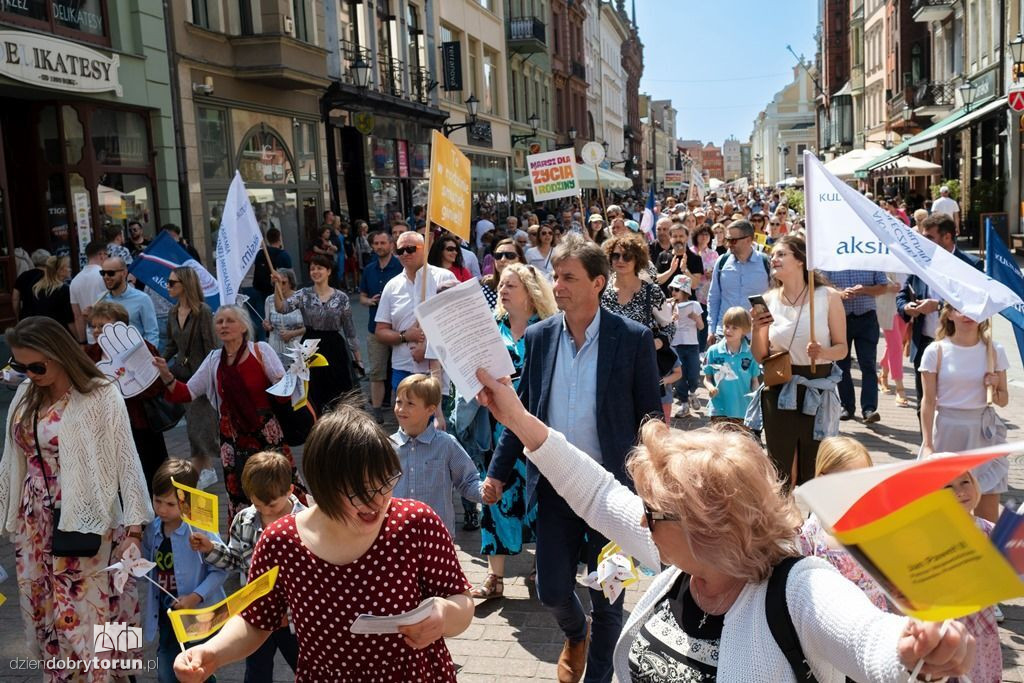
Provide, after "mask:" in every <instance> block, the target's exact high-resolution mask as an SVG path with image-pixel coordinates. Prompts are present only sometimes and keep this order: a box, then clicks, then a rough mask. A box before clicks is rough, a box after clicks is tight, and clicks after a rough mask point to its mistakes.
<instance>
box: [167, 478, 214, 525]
mask: <svg viewBox="0 0 1024 683" xmlns="http://www.w3.org/2000/svg"><path fill="white" fill-rule="evenodd" d="M171 483H173V484H174V488H175V493H177V495H178V506H179V507H181V518H182V519H183V520H185V522H186V523H187V524H190V525H191V526H194V527H197V528H199V529H203V530H204V531H209V532H210V533H214V534H218V535H219V534H220V530H219V528H218V521H219V517H218V516H217V496H215V495H213V494H212V493H207V492H206V491H200V490H199V489H194V488H192V487H191V486H185V485H184V484H179V483H178V482H176V481H174V479H173V478H172V479H171Z"/></svg>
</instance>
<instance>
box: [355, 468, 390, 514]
mask: <svg viewBox="0 0 1024 683" xmlns="http://www.w3.org/2000/svg"><path fill="white" fill-rule="evenodd" d="M401 478H402V473H401V472H396V473H395V474H392V475H391V476H390V477H388V479H387V480H386V481H385V482H384V484H383V485H381V486H379V487H378V488H375V489H372V490H370V491H362V492H360V493H346V494H345V495H346V496H347V497H348V500H349V502H350V503H352V505H353V506H354V507H355V506H359V505H362V504H365V503H369V502H370V501H372V500H373V499H374V498H376V497H377V496H383V495H385V494H388V493H390V492H391V491H393V490H394V488H395V485H397V484H398V480H399V479H401Z"/></svg>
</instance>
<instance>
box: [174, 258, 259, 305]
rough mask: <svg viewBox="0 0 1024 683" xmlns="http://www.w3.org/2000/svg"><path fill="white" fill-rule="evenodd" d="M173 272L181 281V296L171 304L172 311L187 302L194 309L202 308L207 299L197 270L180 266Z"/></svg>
mask: <svg viewBox="0 0 1024 683" xmlns="http://www.w3.org/2000/svg"><path fill="white" fill-rule="evenodd" d="M171 274H172V275H177V276H178V282H180V283H181V296H180V297H178V300H177V301H176V302H175V304H174V305H173V306H171V311H173V312H175V313H177V311H178V306H180V305H181V304H185V305H186V306H188V307H189V310H192V311H198V310H199V309H200V308H202V306H203V304H204V303H206V300H205V299H203V288H202V287H201V286H200V285H199V276H198V275H196V271H194V270H193V269H192V268H190V267H188V266H178V267H177V268H175V269H174V270H172V271H171ZM247 315H248V314H247Z"/></svg>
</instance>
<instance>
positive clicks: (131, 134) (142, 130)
mask: <svg viewBox="0 0 1024 683" xmlns="http://www.w3.org/2000/svg"><path fill="white" fill-rule="evenodd" d="M91 134H92V146H93V152H94V153H95V154H96V161H97V162H98V163H100V164H105V165H109V166H146V165H147V160H146V157H147V154H146V152H147V150H148V149H149V144H148V142H147V135H146V121H145V119H143V118H142V115H141V114H137V113H135V112H130V111H116V110H114V109H97V110H96V111H95V112H93V115H92V132H91Z"/></svg>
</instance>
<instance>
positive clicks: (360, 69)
mask: <svg viewBox="0 0 1024 683" xmlns="http://www.w3.org/2000/svg"><path fill="white" fill-rule="evenodd" d="M351 68H352V73H353V75H354V76H355V78H356V87H357V88H359V89H360V90H366V87H367V86H368V85H370V65H369V64H367V63H366V62H364V61H363V58H362V57H359V58H357V59H356V61H355V63H354V64H352V67H351Z"/></svg>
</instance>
